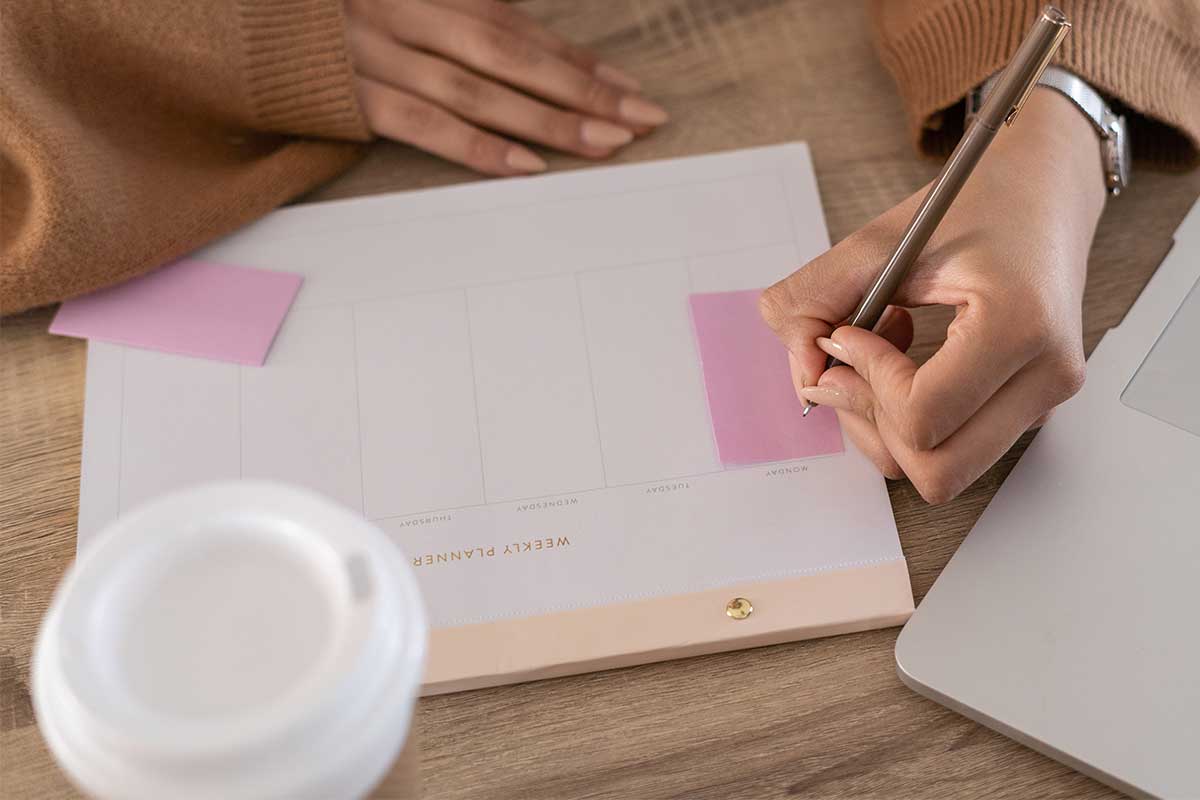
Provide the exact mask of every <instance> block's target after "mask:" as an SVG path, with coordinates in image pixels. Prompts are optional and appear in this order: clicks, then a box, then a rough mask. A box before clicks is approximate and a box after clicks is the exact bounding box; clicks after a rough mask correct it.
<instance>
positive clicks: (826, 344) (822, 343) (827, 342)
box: [817, 336, 846, 358]
mask: <svg viewBox="0 0 1200 800" xmlns="http://www.w3.org/2000/svg"><path fill="white" fill-rule="evenodd" d="M817 347H819V348H821V349H822V350H824V351H825V352H826V353H828V354H829V355H831V356H833V357H834V358H841V357H842V356H844V355H845V354H846V348H844V347H842V346H841V345H840V344H838V343H837V342H835V341H834V340H833V339H830V338H829V337H827V336H818V337H817Z"/></svg>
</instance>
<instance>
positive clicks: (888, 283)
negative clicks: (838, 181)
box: [803, 6, 1071, 416]
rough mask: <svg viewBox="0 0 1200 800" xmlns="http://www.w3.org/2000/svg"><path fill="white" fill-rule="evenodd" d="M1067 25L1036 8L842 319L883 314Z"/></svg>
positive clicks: (1056, 14) (871, 320) (1054, 13)
mask: <svg viewBox="0 0 1200 800" xmlns="http://www.w3.org/2000/svg"><path fill="white" fill-rule="evenodd" d="M1070 29H1071V23H1070V22H1068V21H1067V18H1066V15H1064V14H1063V13H1062V12H1061V11H1059V10H1058V9H1057V8H1055V7H1054V6H1046V8H1045V9H1043V10H1042V13H1041V15H1040V16H1039V17H1038V19H1037V21H1036V22H1034V23H1033V27H1032V28H1030V30H1029V33H1028V34H1027V35H1026V36H1025V39H1024V41H1022V42H1021V44H1020V46H1019V47H1018V48H1017V52H1016V53H1014V54H1013V57H1012V60H1011V61H1009V62H1008V66H1007V67H1005V68H1004V73H1003V74H1002V75H1001V76H1000V79H999V80H998V81H997V82H996V87H995V89H994V90H992V92H991V94H989V95H988V96H987V99H986V100H985V101H984V103H983V106H982V108H980V109H979V113H978V114H976V115H975V118H974V119H973V120H972V121H971V123H970V125H969V127H968V128H967V130H966V133H964V134H963V137H962V139H960V140H959V142H958V146H957V147H955V148H954V152H953V153H951V154H950V158H949V159H948V160H947V161H946V164H945V165H944V166H943V167H942V171H941V172H940V173H939V174H938V176H937V180H935V181H934V182H933V186H931V187H930V188H929V192H928V193H927V194H926V195H925V199H924V200H922V201H921V206H920V207H919V208H918V209H917V213H916V214H914V215H913V218H912V221H911V222H909V223H908V228H906V229H905V231H904V235H903V236H901V237H900V241H899V243H897V245H896V249H895V250H894V251H892V256H891V258H889V259H888V261H887V265H886V266H884V268H883V270H882V271H881V272H880V273H879V277H878V278H876V279H875V283H874V284H872V285H871V288H870V289H869V290H867V293H866V294H865V295H864V296H863V299H862V302H860V303H859V304H858V308H856V309H855V310H854V313H853V314H851V315H850V319H849V320H847V321H846V322H845V323H843V324H845V325H853V326H854V327H856V328H866V329H867V330H874V329H875V326H876V325H877V324H878V323H879V318H880V317H882V316H883V312H884V311H885V310H886V309H887V307H888V304H889V303H891V301H892V297H893V296H894V295H895V294H896V289H897V288H898V287H899V286H900V284H901V282H903V281H904V278H905V276H906V275H908V271H909V269H911V268H912V265H913V264H914V263H915V262H916V260H917V257H918V256H919V255H920V254H921V251H922V250H923V249H924V248H925V244H926V243H927V242H928V241H929V237H930V236H932V235H933V232H934V230H936V229H937V226H938V225H939V224H941V221H942V218H943V217H945V216H946V212H947V211H949V210H950V205H951V204H952V203H953V202H954V198H956V197H958V193H959V191H960V190H961V189H962V187H963V184H965V183H966V182H967V179H968V178H970V177H971V172H972V171H973V170H974V169H975V165H976V164H978V163H979V159H980V158H982V157H983V154H984V152H986V151H987V148H988V145H990V144H991V143H992V140H993V139H994V138H995V137H996V134H997V133H998V132H999V131H1000V128H1001V126H1003V125H1011V124H1012V123H1013V120H1015V119H1016V118H1017V114H1018V113H1019V112H1020V110H1021V107H1022V106H1023V105H1024V104H1025V101H1026V100H1028V99H1029V95H1030V94H1032V93H1033V89H1034V87H1035V86H1037V82H1038V79H1039V78H1041V77H1042V72H1043V71H1044V70H1045V69H1046V65H1047V64H1049V63H1050V59H1051V57H1053V55H1054V53H1055V51H1056V50H1057V49H1058V46H1059V44H1060V43H1061V42H1062V40H1063V37H1065V36H1066V35H1067V32H1068V31H1069V30H1070ZM840 363H841V362H840V361H838V360H837V359H836V358H834V357H833V356H830V357H829V359H828V360H827V361H826V363H825V369H831V368H833V367H836V366H837V365H838V364H840ZM815 405H816V404H815V403H807V404H805V407H804V412H803V413H804V416H808V412H809V411H810V410H811V409H812V408H813V406H815Z"/></svg>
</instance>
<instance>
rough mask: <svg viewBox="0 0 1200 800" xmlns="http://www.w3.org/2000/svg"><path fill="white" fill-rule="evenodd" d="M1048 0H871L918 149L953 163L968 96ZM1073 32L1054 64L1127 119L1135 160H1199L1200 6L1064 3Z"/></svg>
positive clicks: (1106, 0) (1151, 0)
mask: <svg viewBox="0 0 1200 800" xmlns="http://www.w3.org/2000/svg"><path fill="white" fill-rule="evenodd" d="M1044 4H1045V3H1044V0H872V3H871V18H872V27H873V34H874V39H875V43H876V48H877V50H878V52H879V56H880V59H881V60H882V62H883V64H884V66H885V67H886V68H887V69H888V71H889V72H891V74H892V76H893V77H894V78H895V80H896V83H897V86H898V87H899V90H900V95H901V98H902V100H903V102H904V106H905V109H906V111H907V114H908V121H909V130H910V133H911V136H912V139H913V142H914V143H915V144H916V146H917V147H918V148H919V149H920V150H921V151H922V152H924V153H926V154H928V155H945V154H946V153H948V152H949V151H950V150H951V149H952V148H953V147H954V144H955V143H956V142H957V141H958V138H959V137H960V136H961V135H962V114H963V109H962V101H963V98H964V97H965V96H966V94H967V92H968V91H969V90H970V89H971V88H972V87H974V86H976V85H977V84H979V83H982V82H983V81H984V80H985V79H986V78H987V77H988V76H990V75H991V74H993V73H994V72H997V71H998V70H1000V69H1001V68H1003V67H1004V65H1005V64H1006V63H1007V62H1008V59H1009V57H1010V56H1011V55H1012V53H1013V52H1014V51H1015V50H1016V48H1017V45H1018V44H1019V43H1020V41H1021V39H1022V37H1023V36H1024V35H1025V33H1026V32H1027V31H1028V29H1029V26H1030V25H1031V24H1032V23H1033V20H1034V18H1035V16H1036V14H1037V13H1038V12H1039V11H1040V9H1041V8H1042V6H1043V5H1044ZM1055 5H1057V6H1058V7H1059V8H1061V9H1062V10H1063V12H1064V13H1065V14H1066V15H1067V18H1068V19H1069V20H1071V23H1072V30H1071V33H1070V34H1069V35H1068V36H1067V38H1066V40H1065V41H1064V42H1063V44H1062V46H1061V48H1060V49H1059V53H1058V54H1057V55H1056V57H1055V63H1057V64H1059V65H1060V66H1062V67H1063V68H1065V69H1068V70H1070V71H1071V72H1074V73H1075V74H1077V75H1079V76H1081V77H1082V78H1084V79H1085V80H1087V81H1088V82H1089V83H1091V84H1092V85H1093V86H1095V87H1096V88H1097V89H1098V90H1099V91H1101V92H1103V93H1104V94H1106V95H1107V96H1108V97H1109V98H1110V99H1111V101H1112V102H1113V104H1114V106H1115V107H1117V108H1118V109H1120V110H1122V111H1123V112H1124V113H1126V114H1128V115H1129V124H1130V135H1131V142H1132V145H1133V152H1134V157H1135V158H1137V159H1141V160H1144V161H1146V162H1149V163H1150V164H1153V165H1155V166H1159V167H1165V168H1169V169H1187V168H1191V167H1193V166H1195V165H1196V164H1197V163H1198V162H1200V3H1198V2H1196V0H1061V2H1058V3H1055Z"/></svg>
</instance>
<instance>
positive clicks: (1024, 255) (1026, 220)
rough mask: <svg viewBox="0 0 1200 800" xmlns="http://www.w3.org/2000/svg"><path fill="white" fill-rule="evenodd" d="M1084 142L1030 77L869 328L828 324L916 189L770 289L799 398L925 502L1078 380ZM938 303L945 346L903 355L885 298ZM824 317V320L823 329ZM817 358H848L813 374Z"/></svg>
mask: <svg viewBox="0 0 1200 800" xmlns="http://www.w3.org/2000/svg"><path fill="white" fill-rule="evenodd" d="M1098 147H1099V145H1098V139H1097V137H1096V135H1095V133H1094V132H1093V131H1092V129H1091V127H1090V125H1089V124H1088V122H1087V121H1086V119H1085V118H1084V117H1083V115H1082V114H1080V113H1079V111H1078V110H1077V109H1075V108H1074V107H1073V106H1072V105H1071V103H1070V102H1069V101H1068V100H1066V99H1065V98H1063V97H1062V96H1060V95H1058V94H1057V93H1055V92H1054V91H1052V90H1048V89H1038V90H1037V91H1035V92H1034V94H1033V96H1032V97H1030V99H1029V101H1028V102H1027V103H1026V106H1025V108H1024V109H1022V111H1021V114H1020V116H1019V117H1018V118H1017V120H1016V122H1015V123H1014V125H1013V126H1012V127H1011V128H1006V129H1004V130H1003V131H1001V132H1000V133H999V134H998V136H997V139H996V141H995V142H993V144H992V147H991V148H990V150H989V151H988V153H987V154H986V155H985V156H984V157H983V159H982V160H981V162H980V164H979V166H978V167H977V168H976V170H975V172H974V174H973V175H972V176H971V178H970V180H969V181H968V182H967V184H966V185H965V186H964V187H963V190H962V193H961V194H960V195H959V197H958V199H957V200H956V201H955V203H954V205H953V207H952V208H951V210H950V212H949V213H948V214H947V215H946V217H945V219H944V220H943V221H942V224H941V226H940V227H939V228H938V230H937V231H936V232H935V233H934V235H933V238H932V239H931V240H930V242H929V245H928V246H927V247H926V249H925V252H924V253H923V254H922V256H921V258H920V259H919V260H918V261H917V264H916V265H915V266H914V268H913V270H912V272H911V273H909V275H908V278H907V279H906V280H905V282H904V285H903V286H902V287H901V289H900V292H899V294H898V295H897V297H896V299H895V301H896V306H893V307H890V308H889V309H888V311H887V312H886V314H885V315H884V318H883V319H882V320H881V321H880V325H879V326H878V329H877V330H878V334H875V333H870V332H868V331H865V330H861V329H858V328H851V327H837V325H838V324H839V323H840V322H841V321H843V320H845V319H846V318H847V317H849V316H850V314H851V312H852V311H853V310H854V308H855V307H856V306H857V304H858V302H859V300H860V298H861V297H862V296H863V294H864V292H865V291H866V289H867V288H868V287H869V285H870V284H871V282H872V281H873V280H874V278H875V277H876V275H877V274H878V271H879V269H880V267H881V266H882V265H883V264H884V262H885V261H886V260H887V258H888V256H889V254H890V252H891V250H892V248H894V247H895V245H896V242H897V241H898V240H899V238H900V236H901V233H902V232H903V230H904V228H905V226H906V225H907V224H908V222H909V220H910V219H911V218H912V215H913V213H914V211H915V210H916V207H917V205H918V204H919V203H920V201H921V199H922V198H923V197H924V195H925V192H926V189H927V188H928V187H926V188H925V189H922V190H921V191H919V192H917V193H916V194H914V195H913V196H912V197H909V198H908V199H907V200H906V201H904V202H903V203H901V204H900V205H899V206H896V207H895V208H893V209H891V210H890V211H887V212H886V213H884V214H883V215H882V216H880V217H879V218H877V219H875V220H874V221H872V222H870V223H868V224H867V225H866V226H865V227H864V228H862V229H860V230H859V231H857V232H855V233H854V234H852V235H851V236H850V237H848V238H847V239H845V240H844V241H842V242H841V243H839V244H838V245H837V246H836V247H834V248H833V249H831V250H829V251H828V252H827V253H825V254H824V255H822V256H820V257H818V258H816V259H815V260H813V261H812V262H810V263H809V264H808V265H807V266H805V267H804V268H803V269H801V270H799V271H797V272H795V273H793V274H792V275H791V276H790V277H788V278H786V279H784V280H783V281H780V282H779V283H777V284H775V285H774V286H772V287H771V288H769V289H768V290H767V291H766V292H765V293H764V294H763V298H762V312H763V317H764V318H765V319H766V321H767V322H768V324H770V325H771V327H772V328H773V329H774V330H775V332H776V333H777V334H778V335H779V337H780V338H781V339H782V340H783V342H784V343H785V344H786V345H787V347H788V349H789V351H790V354H791V364H792V376H793V380H794V382H795V385H796V389H797V392H798V394H799V396H800V397H801V399H803V400H806V401H809V402H813V403H819V404H821V405H827V406H832V407H833V408H835V409H837V413H838V418H839V420H840V421H841V423H842V428H843V430H845V432H846V433H847V434H848V435H849V436H850V438H851V439H852V440H853V441H854V442H855V443H856V444H857V445H858V447H859V448H860V449H861V450H862V451H863V452H864V453H866V454H867V455H868V456H869V457H870V458H871V460H872V461H874V462H875V464H876V465H877V466H878V467H879V469H880V471H881V472H883V474H884V475H887V476H888V477H892V478H898V477H902V476H904V475H907V476H908V477H909V479H911V480H912V482H913V485H914V486H915V487H916V488H917V491H919V492H920V493H921V495H922V496H923V497H924V498H925V499H926V500H928V501H929V502H931V503H940V502H944V501H946V500H949V499H951V498H953V497H954V496H956V495H957V494H958V493H959V492H961V491H962V490H963V489H965V488H966V487H967V486H968V485H970V484H971V483H972V482H973V481H974V480H975V479H976V478H978V477H979V476H980V475H981V474H982V473H983V472H984V471H985V470H986V469H987V468H988V467H989V466H991V465H992V464H993V463H994V462H995V461H996V460H997V459H998V458H999V457H1000V456H1001V455H1003V454H1004V453H1005V452H1006V451H1007V450H1008V448H1009V447H1011V446H1012V444H1013V442H1015V441H1016V440H1017V438H1018V437H1019V436H1020V435H1021V434H1022V433H1024V432H1025V431H1026V430H1028V429H1029V428H1030V427H1034V426H1036V425H1039V424H1041V422H1042V421H1044V420H1045V419H1046V418H1047V416H1048V415H1049V413H1050V412H1051V410H1052V409H1053V408H1054V407H1055V406H1057V405H1058V404H1059V403H1061V402H1063V401H1064V400H1066V399H1067V398H1069V397H1070V396H1071V395H1073V394H1074V393H1075V392H1077V391H1078V390H1079V388H1080V386H1081V385H1082V383H1083V378H1084V355H1083V342H1082V333H1081V327H1082V326H1081V319H1080V314H1081V302H1082V295H1083V286H1084V280H1085V277H1086V273H1087V256H1088V250H1089V249H1090V247H1091V242H1092V234H1093V233H1094V231H1095V228H1096V222H1097V220H1098V218H1099V216H1100V212H1101V210H1102V209H1103V206H1104V189H1103V186H1104V184H1103V180H1102V177H1101V166H1100V154H1099V150H1098ZM934 304H938V305H950V306H954V307H956V308H957V314H956V316H955V319H954V321H953V322H952V323H951V325H950V328H949V330H948V331H947V334H946V341H945V344H943V345H942V347H941V349H939V350H938V351H937V353H935V354H934V355H933V357H932V358H930V359H929V361H927V362H926V363H925V364H923V365H921V366H920V367H918V366H917V365H916V364H915V363H914V362H913V361H912V360H911V359H910V358H908V357H907V356H906V355H905V354H904V351H905V350H906V349H907V348H908V346H909V345H910V344H911V343H912V336H913V328H912V318H911V316H909V313H908V311H906V310H905V309H904V308H902V307H900V306H908V307H914V306H922V305H934ZM835 328H836V329H835ZM827 355H833V356H836V357H837V358H838V359H840V360H841V361H842V362H844V363H845V364H847V365H849V366H844V367H836V368H834V369H832V370H829V371H827V372H824V373H822V370H823V369H824V364H825V358H826V356H827Z"/></svg>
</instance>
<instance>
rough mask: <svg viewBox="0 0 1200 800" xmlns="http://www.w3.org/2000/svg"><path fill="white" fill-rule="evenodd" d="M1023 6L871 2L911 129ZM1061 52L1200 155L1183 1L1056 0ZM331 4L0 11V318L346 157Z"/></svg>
mask: <svg viewBox="0 0 1200 800" xmlns="http://www.w3.org/2000/svg"><path fill="white" fill-rule="evenodd" d="M1040 5H1041V3H1040V2H1035V0H1027V1H1024V2H1023V1H1022V0H873V6H872V12H873V14H872V16H873V25H874V31H875V36H876V40H877V43H878V47H879V51H880V55H881V58H882V60H883V63H884V64H885V65H886V66H887V68H888V69H889V70H890V71H891V72H892V74H893V75H894V76H895V79H896V82H897V84H898V86H899V89H900V94H901V96H902V98H903V100H904V103H905V106H906V107H907V109H908V114H909V120H910V123H911V127H912V133H913V139H914V142H916V143H917V144H918V145H919V146H920V147H921V148H922V150H924V151H925V152H927V153H930V154H941V153H944V152H946V151H948V149H949V148H950V147H952V146H953V143H954V141H955V140H956V139H957V137H958V135H959V134H960V133H961V114H960V113H957V112H955V111H952V110H948V109H953V107H954V106H956V105H957V104H959V103H960V102H961V100H962V97H963V96H964V95H965V94H966V92H967V90H968V89H969V88H970V87H971V86H973V85H975V84H976V83H978V82H980V81H982V80H983V79H984V78H985V77H987V76H988V75H990V74H991V73H992V72H994V71H996V70H997V69H999V68H1000V67H1001V66H1003V64H1004V63H1005V61H1006V60H1007V58H1008V56H1009V55H1010V54H1011V52H1012V51H1013V49H1015V47H1016V45H1017V43H1018V41H1019V40H1020V38H1021V35H1022V34H1023V32H1024V31H1025V30H1026V29H1027V27H1028V25H1029V22H1030V21H1031V20H1032V18H1033V15H1034V14H1035V13H1036V11H1037V9H1038V8H1039V7H1040ZM1062 7H1063V10H1064V11H1066V13H1067V14H1068V16H1069V17H1070V18H1071V19H1072V21H1073V22H1074V24H1075V30H1074V32H1073V34H1072V35H1071V36H1070V37H1069V38H1068V39H1067V42H1066V45H1065V47H1064V50H1063V53H1062V55H1061V58H1060V62H1061V63H1062V64H1063V65H1064V66H1066V67H1067V68H1068V69H1071V70H1072V71H1074V72H1076V73H1078V74H1080V75H1082V76H1083V77H1085V78H1086V79H1088V80H1089V81H1090V82H1091V83H1092V84H1093V85H1095V86H1097V87H1099V88H1101V89H1103V90H1105V91H1106V92H1108V93H1110V94H1111V95H1112V96H1113V97H1114V98H1116V99H1117V100H1119V101H1120V102H1121V103H1122V104H1123V105H1124V106H1125V108H1127V109H1128V110H1129V111H1130V112H1131V113H1133V114H1134V121H1133V123H1132V127H1133V142H1134V149H1135V154H1136V155H1140V156H1142V157H1144V158H1146V159H1149V160H1150V161H1151V162H1154V163H1157V164H1159V165H1163V166H1170V167H1189V166H1192V165H1194V164H1195V163H1196V161H1197V152H1198V150H1200V2H1198V0H1062ZM343 25H344V21H343V18H342V13H341V0H193V1H192V2H183V0H153V2H150V1H149V0H143V1H142V2H132V1H131V0H86V2H84V1H82V0H81V2H75V3H50V2H38V0H21V1H20V2H10V3H5V5H4V9H3V13H2V14H0V313H11V312H15V311H20V310H23V309H26V308H31V307H34V306H38V305H44V304H46V303H51V302H55V301H58V300H62V299H64V298H67V297H72V296H74V295H78V294H81V293H84V292H88V291H91V290H93V289H96V288H99V287H102V286H107V285H110V284H113V283H117V282H119V281H121V280H124V279H126V278H129V277H132V276H134V275H137V274H139V273H142V272H145V271H146V270H148V269H152V268H154V267H156V266H158V265H160V264H163V263H165V262H167V261H170V260H172V259H174V258H177V257H179V256H181V255H183V254H185V253H187V252H189V251H190V250H192V249H194V248H196V247H198V246H200V245H201V244H203V243H205V242H207V241H209V240H211V239H213V238H216V237H218V236H221V235H222V234H225V233H227V232H229V231H231V230H233V229H234V228H237V227H238V226H240V225H243V224H245V223H246V222H248V221H250V220H252V219H254V218H255V217H257V216H259V215H261V214H264V213H266V212H267V211H269V210H270V209H272V208H274V207H275V206H277V205H279V204H280V203H282V202H284V201H286V200H287V199H289V198H291V197H294V196H296V195H298V194H300V193H302V192H304V191H305V190H307V189H309V188H311V187H312V186H314V185H316V184H318V183H320V182H321V181H324V180H327V179H328V178H330V177H332V176H334V175H336V174H337V173H338V172H340V171H341V170H343V169H344V168H346V167H347V166H348V165H349V164H350V163H351V162H352V161H353V160H354V159H355V158H356V157H357V156H358V155H359V154H360V153H361V151H362V146H361V144H357V143H359V142H363V141H366V140H367V139H368V138H369V133H368V131H367V129H366V127H365V125H364V122H363V118H362V115H361V114H360V113H359V109H358V107H357V104H356V102H355V98H354V92H353V87H352V73H351V67H350V64H349V61H348V58H347V55H346V50H345V42H344V36H343Z"/></svg>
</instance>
